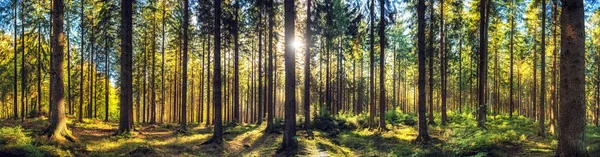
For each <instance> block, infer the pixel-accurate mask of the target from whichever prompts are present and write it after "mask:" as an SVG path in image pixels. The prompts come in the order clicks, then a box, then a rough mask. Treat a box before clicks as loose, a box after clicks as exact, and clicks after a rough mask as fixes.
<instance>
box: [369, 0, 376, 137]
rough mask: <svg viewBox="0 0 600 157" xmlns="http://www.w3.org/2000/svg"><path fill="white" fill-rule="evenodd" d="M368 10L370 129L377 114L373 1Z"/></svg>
mask: <svg viewBox="0 0 600 157" xmlns="http://www.w3.org/2000/svg"><path fill="white" fill-rule="evenodd" d="M370 10H371V13H370V20H371V23H370V25H371V27H369V31H370V34H369V39H370V41H369V42H370V44H371V46H370V47H369V49H370V52H369V60H370V62H369V64H371V65H370V66H369V68H370V70H369V72H370V74H369V77H370V81H369V94H370V95H371V96H370V100H371V102H370V103H369V106H370V107H369V128H372V127H373V126H375V114H376V113H377V110H375V35H374V34H375V0H371V6H370Z"/></svg>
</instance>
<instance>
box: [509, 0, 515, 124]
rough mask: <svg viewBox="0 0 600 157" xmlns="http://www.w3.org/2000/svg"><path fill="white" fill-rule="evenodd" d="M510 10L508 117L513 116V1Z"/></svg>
mask: <svg viewBox="0 0 600 157" xmlns="http://www.w3.org/2000/svg"><path fill="white" fill-rule="evenodd" d="M511 2H512V3H511V5H512V6H511V11H512V12H513V14H512V16H510V82H509V84H508V89H509V96H508V97H509V98H508V103H509V110H508V115H509V117H510V118H512V116H513V112H514V111H513V110H514V103H515V102H514V100H513V79H514V78H513V75H514V74H513V73H514V69H513V66H514V52H513V49H514V37H513V36H514V34H515V17H514V1H511Z"/></svg>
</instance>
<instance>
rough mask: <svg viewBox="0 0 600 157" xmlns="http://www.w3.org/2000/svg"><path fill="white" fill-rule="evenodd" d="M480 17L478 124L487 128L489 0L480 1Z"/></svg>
mask: <svg viewBox="0 0 600 157" xmlns="http://www.w3.org/2000/svg"><path fill="white" fill-rule="evenodd" d="M480 3H481V4H479V5H480V7H479V8H480V11H479V12H480V16H479V17H480V19H479V40H480V41H479V52H480V54H479V73H478V75H479V76H478V81H477V83H478V86H479V87H478V89H477V95H478V96H477V97H478V104H479V107H478V108H479V109H478V117H479V118H478V123H477V126H479V127H481V128H485V121H486V120H485V115H486V112H487V104H486V102H485V91H486V89H485V88H486V85H487V83H486V82H487V67H488V65H487V59H488V54H487V24H488V15H489V14H488V13H487V12H488V9H489V2H488V0H481V2H480Z"/></svg>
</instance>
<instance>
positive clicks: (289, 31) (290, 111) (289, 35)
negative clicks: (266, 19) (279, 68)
mask: <svg viewBox="0 0 600 157" xmlns="http://www.w3.org/2000/svg"><path fill="white" fill-rule="evenodd" d="M294 1H295V0H285V1H284V13H285V125H284V130H285V131H284V133H283V143H282V144H281V148H282V149H280V150H284V151H287V152H291V151H293V150H296V149H297V148H298V141H297V140H296V93H295V89H296V70H295V69H296V55H295V53H294V52H295V50H294V48H293V47H292V44H291V43H292V42H293V40H294V27H295V25H296V22H295V17H296V12H295V6H294ZM271 2H273V1H272V0H271Z"/></svg>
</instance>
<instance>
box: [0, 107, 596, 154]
mask: <svg viewBox="0 0 600 157" xmlns="http://www.w3.org/2000/svg"><path fill="white" fill-rule="evenodd" d="M448 115H449V123H448V124H447V125H444V126H441V125H430V126H429V134H430V135H431V136H432V137H433V138H434V140H432V141H431V143H429V144H427V145H418V144H415V143H414V142H413V141H414V140H415V138H416V136H417V128H416V126H414V124H413V122H416V116H415V115H409V114H403V113H400V112H388V113H386V116H385V117H386V122H387V123H388V125H387V126H386V127H387V128H388V129H389V131H385V132H378V131H377V129H376V128H374V129H373V130H370V129H368V124H367V122H368V115H366V114H360V115H357V116H352V115H339V116H326V117H317V118H316V119H315V123H316V124H328V125H331V126H330V127H321V129H320V130H319V129H317V130H315V131H314V136H313V138H309V137H308V135H307V134H306V132H305V131H303V130H299V131H298V141H299V145H300V147H299V150H298V151H297V152H295V153H296V154H297V155H299V156H535V157H538V156H542V157H543V156H553V155H554V151H555V148H556V146H557V144H558V142H557V140H556V137H554V136H550V135H549V136H547V137H546V138H541V137H538V136H537V135H536V134H537V125H536V124H537V123H535V122H533V121H531V120H529V119H528V118H526V117H514V118H512V119H509V118H508V117H507V116H506V115H498V116H496V118H494V117H488V122H487V129H480V128H478V127H477V126H476V120H475V117H474V116H473V115H471V114H455V113H452V112H450V113H449V114H448ZM436 118H437V117H436ZM278 122H280V121H278ZM438 124H440V123H439V122H438ZM21 126H22V127H21ZM47 126H48V123H47V119H45V118H36V119H29V120H26V121H25V122H24V123H21V122H20V121H13V120H4V121H0V156H8V155H12V156H32V157H37V156H173V155H176V156H273V155H275V152H276V150H277V148H278V147H279V145H280V143H281V140H282V134H281V133H271V134H267V133H265V132H264V129H265V127H266V125H265V124H263V125H260V126H256V125H251V124H249V125H246V124H242V125H226V126H227V127H226V128H225V134H224V140H225V141H226V142H225V144H224V145H222V146H215V145H201V144H202V143H203V142H205V141H206V140H208V139H209V138H210V137H211V136H212V132H213V130H212V128H210V127H204V126H198V125H191V126H190V127H189V128H188V129H189V133H188V134H177V133H175V130H176V129H177V127H176V126H177V125H176V124H163V125H156V126H149V125H137V126H136V129H137V131H136V132H133V133H132V134H130V135H121V136H114V135H113V134H114V133H115V132H116V129H117V127H118V124H117V123H115V122H103V121H101V120H85V121H84V122H83V123H73V122H69V123H68V126H69V129H70V130H71V131H72V132H73V133H74V135H75V136H76V137H78V138H79V139H80V141H79V142H78V143H66V144H62V145H57V144H53V143H50V142H48V141H47V138H46V137H45V136H44V135H43V132H42V130H43V129H45V128H46V127H47ZM586 133H587V134H586V144H587V145H586V146H587V149H588V150H589V153H590V155H592V156H594V155H595V154H600V128H599V127H594V126H588V127H587V130H586Z"/></svg>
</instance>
